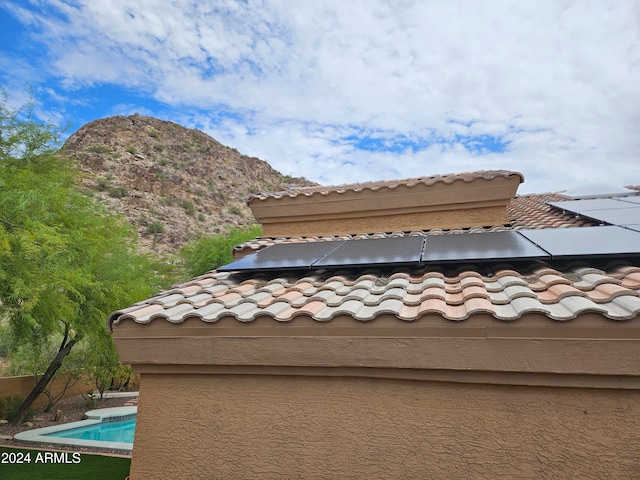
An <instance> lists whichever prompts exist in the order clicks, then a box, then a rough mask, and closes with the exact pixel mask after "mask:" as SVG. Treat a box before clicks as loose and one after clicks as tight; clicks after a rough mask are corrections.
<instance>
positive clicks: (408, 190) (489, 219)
mask: <svg viewBox="0 0 640 480" xmlns="http://www.w3.org/2000/svg"><path fill="white" fill-rule="evenodd" d="M521 181H522V176H521V174H518V173H513V174H510V175H508V176H496V177H495V178H491V179H486V178H482V177H474V178H472V179H463V177H460V178H459V179H456V180H455V181H453V182H452V183H450V184H449V183H444V182H436V183H434V184H429V183H421V182H418V183H416V184H413V185H411V186H409V185H404V184H400V185H398V186H396V187H394V188H380V189H374V190H370V189H358V190H346V191H338V190H335V191H331V192H329V193H327V194H315V195H305V194H298V195H294V196H289V195H283V196H279V197H266V198H261V197H255V198H252V199H251V200H250V201H249V207H251V211H252V212H253V215H254V217H255V218H256V220H257V221H258V222H259V223H260V224H261V225H262V234H263V235H264V236H265V237H289V236H298V235H300V236H310V235H334V234H348V233H367V232H379V231H388V232H390V231H411V230H426V229H431V228H460V227H470V226H474V225H479V226H484V225H500V224H503V223H507V221H508V219H507V212H506V206H507V204H508V203H509V200H510V199H511V198H513V196H514V195H515V193H516V190H517V188H518V185H519V184H520V183H521ZM382 226H384V227H383V228H382Z"/></svg>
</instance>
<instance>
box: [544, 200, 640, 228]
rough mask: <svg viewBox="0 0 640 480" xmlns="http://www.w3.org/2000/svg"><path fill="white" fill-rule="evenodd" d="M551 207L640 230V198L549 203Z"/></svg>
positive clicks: (604, 222) (605, 222) (597, 220)
mask: <svg viewBox="0 0 640 480" xmlns="http://www.w3.org/2000/svg"><path fill="white" fill-rule="evenodd" d="M549 205H551V206H553V207H555V208H559V209H562V210H563V211H565V212H571V213H574V214H575V215H579V216H581V217H585V218H589V219H591V220H594V221H596V222H600V223H602V224H609V225H618V226H621V227H632V228H634V229H637V228H640V197H637V196H633V197H619V198H597V199H589V200H569V201H566V202H549Z"/></svg>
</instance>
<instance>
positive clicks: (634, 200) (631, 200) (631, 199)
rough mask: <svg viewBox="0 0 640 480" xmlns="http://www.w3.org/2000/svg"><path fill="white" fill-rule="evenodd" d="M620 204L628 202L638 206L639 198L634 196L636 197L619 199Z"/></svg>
mask: <svg viewBox="0 0 640 480" xmlns="http://www.w3.org/2000/svg"><path fill="white" fill-rule="evenodd" d="M620 201H621V202H629V203H635V204H640V197H638V196H636V197H624V198H621V199H620Z"/></svg>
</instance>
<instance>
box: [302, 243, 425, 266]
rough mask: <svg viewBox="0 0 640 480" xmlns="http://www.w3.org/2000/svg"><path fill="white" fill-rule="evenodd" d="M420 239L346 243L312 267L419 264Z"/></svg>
mask: <svg viewBox="0 0 640 480" xmlns="http://www.w3.org/2000/svg"><path fill="white" fill-rule="evenodd" d="M423 242H424V237H423V236H412V237H391V238H371V239H366V240H348V241H346V242H343V243H342V244H341V245H340V246H339V247H338V248H336V249H335V250H333V251H331V253H329V254H328V255H327V256H325V257H323V258H321V259H320V260H318V261H317V262H315V263H314V264H313V266H314V267H363V266H367V265H376V266H384V265H410V264H415V265H417V264H419V263H420V252H421V251H422V244H423Z"/></svg>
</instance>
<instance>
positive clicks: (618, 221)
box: [580, 203, 640, 226]
mask: <svg viewBox="0 0 640 480" xmlns="http://www.w3.org/2000/svg"><path fill="white" fill-rule="evenodd" d="M629 205H634V204H631V203H630V204H629ZM580 215H582V216H583V217H586V218H590V219H592V220H597V221H599V222H601V223H609V224H611V225H619V226H625V225H635V224H640V205H637V206H635V207H633V206H632V207H631V208H622V209H614V210H593V211H589V212H582V213H580Z"/></svg>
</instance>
